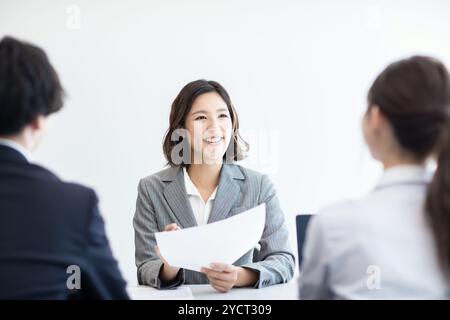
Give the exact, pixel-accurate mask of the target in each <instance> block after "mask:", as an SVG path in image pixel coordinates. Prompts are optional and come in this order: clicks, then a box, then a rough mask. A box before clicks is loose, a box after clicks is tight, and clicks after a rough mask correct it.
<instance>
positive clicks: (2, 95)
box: [0, 37, 64, 135]
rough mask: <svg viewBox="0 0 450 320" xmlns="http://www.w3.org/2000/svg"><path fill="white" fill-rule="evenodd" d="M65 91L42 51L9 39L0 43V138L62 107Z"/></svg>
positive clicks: (5, 38) (15, 132)
mask: <svg viewBox="0 0 450 320" xmlns="http://www.w3.org/2000/svg"><path fill="white" fill-rule="evenodd" d="M63 96H64V90H63V88H62V86H61V83H60V82H59V78H58V75H57V73H56V71H55V69H53V67H52V65H51V64H50V61H49V60H48V58H47V55H46V54H45V52H44V51H43V50H42V49H40V48H38V47H36V46H34V45H32V44H29V43H26V42H22V41H19V40H17V39H14V38H11V37H4V38H3V39H1V41H0V135H13V134H17V133H19V132H21V131H22V129H23V128H24V127H25V126H26V125H28V124H30V123H31V122H33V121H34V120H36V118H37V117H38V116H39V115H44V116H47V115H49V114H51V113H54V112H57V111H59V110H60V109H61V108H62V106H63Z"/></svg>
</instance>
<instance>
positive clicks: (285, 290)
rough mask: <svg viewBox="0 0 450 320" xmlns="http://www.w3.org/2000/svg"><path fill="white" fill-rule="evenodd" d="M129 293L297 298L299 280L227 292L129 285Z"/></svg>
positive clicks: (137, 297)
mask: <svg viewBox="0 0 450 320" xmlns="http://www.w3.org/2000/svg"><path fill="white" fill-rule="evenodd" d="M128 293H129V294H130V297H131V299H134V300H184V299H197V300H296V299H297V298H298V282H297V281H296V280H292V281H290V282H289V283H286V284H278V285H274V286H270V287H266V288H263V289H253V288H233V289H231V290H230V291H229V292H227V293H221V292H218V291H216V290H215V289H214V288H213V287H211V286H210V285H184V286H181V287H179V288H177V289H175V290H157V289H154V288H151V287H148V286H129V287H128Z"/></svg>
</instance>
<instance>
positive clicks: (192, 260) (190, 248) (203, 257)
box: [155, 203, 266, 271]
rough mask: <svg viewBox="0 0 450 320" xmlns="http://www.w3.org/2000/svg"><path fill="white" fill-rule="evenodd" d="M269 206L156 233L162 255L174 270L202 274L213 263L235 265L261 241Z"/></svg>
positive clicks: (261, 206)
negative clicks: (199, 224) (207, 222)
mask: <svg viewBox="0 0 450 320" xmlns="http://www.w3.org/2000/svg"><path fill="white" fill-rule="evenodd" d="M265 218H266V205H265V204H264V203H263V204H262V205H259V206H257V207H255V208H252V209H250V210H247V211H245V212H242V213H239V214H237V215H235V216H233V217H231V218H228V219H225V220H221V221H217V222H213V223H210V224H206V225H202V226H198V227H192V228H188V229H183V230H179V231H170V232H158V233H155V237H156V242H157V244H158V246H159V250H160V252H161V255H162V256H163V257H164V259H166V260H167V262H168V263H169V264H170V265H171V266H174V267H181V268H184V269H190V270H194V271H200V269H201V267H208V266H209V265H210V264H211V263H213V262H220V263H226V264H232V263H233V262H235V261H236V260H238V259H239V258H240V257H242V256H243V255H244V254H245V253H246V252H247V251H249V250H251V249H253V248H254V247H255V246H256V245H257V244H258V242H259V240H260V239H261V236H262V233H263V231H264V224H265Z"/></svg>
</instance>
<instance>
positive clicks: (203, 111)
mask: <svg viewBox="0 0 450 320" xmlns="http://www.w3.org/2000/svg"><path fill="white" fill-rule="evenodd" d="M219 112H228V108H220V109H217V110H216V113H219ZM198 113H208V112H206V111H205V110H198V111H195V112H193V113H192V115H196V114H198Z"/></svg>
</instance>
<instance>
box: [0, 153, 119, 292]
mask: <svg viewBox="0 0 450 320" xmlns="http://www.w3.org/2000/svg"><path fill="white" fill-rule="evenodd" d="M71 266H74V267H71ZM77 268H79V271H80V272H79V273H78V272H77V271H76V270H77ZM78 274H79V275H80V276H81V277H80V284H81V289H76V288H75V289H74V288H73V286H74V285H76V284H77V281H76V276H77V275H78ZM68 282H69V286H68V285H67V283H68ZM68 287H70V288H71V289H69V288H68ZM70 298H76V299H127V298H128V295H127V292H126V283H125V281H124V280H123V278H122V276H121V274H120V271H119V269H118V265H117V261H116V260H115V259H114V257H113V255H112V252H111V249H110V246H109V243H108V239H107V237H106V234H105V227H104V223H103V220H102V218H101V216H100V214H99V211H98V207H97V197H96V195H95V192H94V191H93V190H91V189H88V188H85V187H82V186H80V185H76V184H70V183H64V182H62V181H61V180H59V179H58V178H57V177H56V176H55V175H54V174H52V173H51V172H49V171H48V170H46V169H44V168H42V167H40V166H37V165H34V164H31V163H29V162H28V161H27V160H26V159H25V157H24V156H23V155H22V154H20V153H19V152H17V151H16V150H14V149H12V148H9V147H6V146H2V145H0V299H70Z"/></svg>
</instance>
